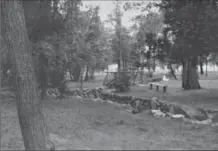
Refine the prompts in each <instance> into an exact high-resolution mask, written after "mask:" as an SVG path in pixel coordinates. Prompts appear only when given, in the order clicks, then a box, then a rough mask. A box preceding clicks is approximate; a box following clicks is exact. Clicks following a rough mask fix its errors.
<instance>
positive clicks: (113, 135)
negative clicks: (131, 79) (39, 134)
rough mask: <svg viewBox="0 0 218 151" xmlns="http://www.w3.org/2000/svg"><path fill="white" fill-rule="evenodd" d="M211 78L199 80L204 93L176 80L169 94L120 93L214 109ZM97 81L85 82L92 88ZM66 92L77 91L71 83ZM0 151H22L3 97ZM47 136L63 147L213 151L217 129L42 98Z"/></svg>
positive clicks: (134, 89)
mask: <svg viewBox="0 0 218 151" xmlns="http://www.w3.org/2000/svg"><path fill="white" fill-rule="evenodd" d="M215 77H216V76H215V75H214V77H213V78H214V79H212V80H211V79H210V80H208V79H203V80H201V81H200V83H201V86H202V87H204V88H205V89H201V90H192V91H182V90H181V89H180V85H181V81H179V80H178V81H175V80H170V81H169V82H168V87H169V89H168V93H167V94H163V93H161V92H155V90H153V91H150V90H148V87H147V86H142V87H139V86H136V87H132V88H131V91H130V92H129V93H124V94H125V95H133V96H143V97H153V96H156V97H160V98H162V99H165V100H167V101H172V102H177V103H182V104H186V105H192V106H193V107H196V106H204V107H208V108H218V103H217V102H218V101H217V98H218V93H217V92H218V91H217V90H218V89H217V84H218V81H216V80H215V79H216V78H215ZM100 84H101V82H95V83H85V84H84V88H95V87H97V86H99V85H100ZM70 87H71V88H79V84H78V83H71V84H70ZM1 110H2V111H1V113H2V114H1V119H2V120H1V149H3V150H4V149H10V150H13V149H15V150H18V149H23V141H22V137H21V133H20V127H19V122H18V117H17V111H16V106H15V102H14V100H13V99H10V98H7V97H6V96H4V97H3V101H2V104H1ZM43 112H44V114H45V117H46V120H47V124H48V125H49V128H50V131H51V133H54V134H57V135H58V136H59V137H62V138H63V139H64V141H62V142H61V143H60V142H58V143H56V145H57V147H58V148H61V147H62V149H114V150H115V149H133V150H134V149H199V150H200V149H201V150H204V149H207V150H209V149H211V150H212V149H214V150H215V149H217V148H218V135H217V133H218V127H210V126H203V125H193V124H189V123H185V122H183V121H179V120H170V119H167V118H161V119H155V118H154V117H153V116H151V115H149V114H148V113H147V112H143V113H140V114H136V115H133V114H131V113H129V112H126V111H125V110H124V109H123V107H117V106H114V105H111V104H106V103H99V102H98V103H97V102H93V101H90V100H84V101H82V100H78V99H76V98H75V97H71V98H67V99H64V100H46V101H45V107H44V110H43Z"/></svg>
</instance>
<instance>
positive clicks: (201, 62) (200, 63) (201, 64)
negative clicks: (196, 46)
mask: <svg viewBox="0 0 218 151" xmlns="http://www.w3.org/2000/svg"><path fill="white" fill-rule="evenodd" d="M199 65H200V73H201V74H202V75H203V74H204V69H203V58H202V56H200V60H199Z"/></svg>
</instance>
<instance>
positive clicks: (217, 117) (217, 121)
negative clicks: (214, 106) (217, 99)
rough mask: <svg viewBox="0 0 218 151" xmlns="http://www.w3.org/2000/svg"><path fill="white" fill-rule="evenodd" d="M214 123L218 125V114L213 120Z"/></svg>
mask: <svg viewBox="0 0 218 151" xmlns="http://www.w3.org/2000/svg"><path fill="white" fill-rule="evenodd" d="M211 121H212V123H218V114H215V115H213V117H212V118H211Z"/></svg>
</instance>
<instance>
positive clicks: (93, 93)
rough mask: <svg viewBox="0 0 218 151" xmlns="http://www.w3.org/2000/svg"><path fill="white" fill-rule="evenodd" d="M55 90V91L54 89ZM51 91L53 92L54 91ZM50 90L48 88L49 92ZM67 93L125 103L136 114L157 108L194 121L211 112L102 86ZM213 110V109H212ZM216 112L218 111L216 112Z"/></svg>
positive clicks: (168, 113)
mask: <svg viewBox="0 0 218 151" xmlns="http://www.w3.org/2000/svg"><path fill="white" fill-rule="evenodd" d="M53 91H54V90H53ZM54 92H56V91H54ZM54 92H53V93H54ZM51 93H52V91H51V90H50V94H51ZM66 94H68V95H71V96H72V95H73V96H80V97H82V98H90V99H97V98H98V99H101V100H104V101H108V100H110V101H112V102H116V103H118V104H124V105H125V104H126V105H128V106H130V107H131V109H132V113H134V114H136V113H139V112H142V111H144V110H159V111H161V112H162V113H163V114H164V115H166V116H167V115H182V116H183V117H185V118H186V119H191V120H196V121H205V120H208V119H209V118H210V117H209V116H208V113H212V112H213V111H211V110H208V111H205V110H204V109H194V110H193V109H192V110H191V111H190V110H189V109H187V108H185V107H183V106H181V105H177V104H169V103H166V102H164V101H161V100H158V99H157V98H155V97H153V98H152V99H150V98H141V97H134V96H125V95H120V94H116V93H113V91H111V90H106V89H103V88H101V87H100V88H95V89H91V90H89V89H82V90H80V89H74V90H68V91H67V92H66ZM214 112H215V111H214ZM217 113H218V112H217Z"/></svg>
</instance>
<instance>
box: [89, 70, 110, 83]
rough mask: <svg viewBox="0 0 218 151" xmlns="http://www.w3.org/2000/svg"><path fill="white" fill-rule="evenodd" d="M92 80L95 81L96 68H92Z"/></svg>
mask: <svg viewBox="0 0 218 151" xmlns="http://www.w3.org/2000/svg"><path fill="white" fill-rule="evenodd" d="M107 72H108V68H107ZM90 79H91V80H95V68H92V70H91V75H90Z"/></svg>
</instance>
